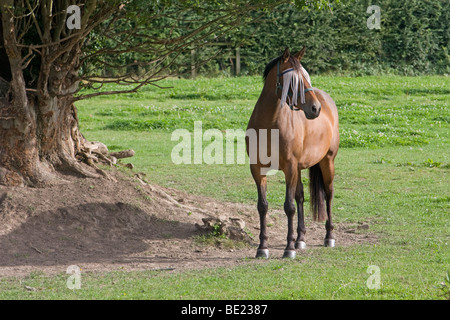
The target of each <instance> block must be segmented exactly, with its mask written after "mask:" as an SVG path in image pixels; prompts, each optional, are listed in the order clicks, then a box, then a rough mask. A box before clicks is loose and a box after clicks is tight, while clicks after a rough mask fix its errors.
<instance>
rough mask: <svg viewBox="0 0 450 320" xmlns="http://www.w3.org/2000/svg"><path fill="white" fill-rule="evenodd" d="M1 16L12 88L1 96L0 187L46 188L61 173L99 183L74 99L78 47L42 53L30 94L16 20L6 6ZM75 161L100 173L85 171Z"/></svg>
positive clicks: (3, 91) (59, 178)
mask: <svg viewBox="0 0 450 320" xmlns="http://www.w3.org/2000/svg"><path fill="white" fill-rule="evenodd" d="M10 2H12V1H10ZM1 10H2V11H1V17H2V18H1V27H2V34H1V36H0V38H2V39H0V40H3V41H2V42H3V44H4V46H3V47H4V52H2V60H6V61H4V62H5V63H4V64H3V65H2V69H9V70H8V72H5V73H4V74H7V75H8V76H9V77H10V79H4V80H2V81H1V82H2V83H3V84H4V83H8V82H9V88H6V90H2V91H0V92H2V93H3V96H0V184H5V185H15V186H23V185H28V186H39V185H45V184H48V183H54V182H56V181H60V180H62V179H63V178H62V176H61V175H59V174H58V172H62V173H68V172H71V173H74V172H75V173H78V174H82V175H83V176H92V177H98V176H99V174H98V173H99V169H98V168H96V166H95V164H93V163H92V159H88V158H89V157H87V154H86V152H85V150H84V146H85V143H86V141H85V139H84V138H83V136H82V135H81V133H80V131H79V129H78V119H77V112H76V108H75V106H74V104H73V94H71V93H73V92H75V91H76V88H77V86H78V82H77V80H76V74H77V71H78V70H77V59H78V56H79V48H78V47H77V45H75V46H73V50H70V51H68V52H67V53H66V54H64V55H60V56H58V55H54V53H55V51H53V52H52V51H51V50H50V49H48V48H43V49H42V51H41V69H40V73H39V79H38V82H37V89H31V90H29V89H27V88H26V81H25V79H24V74H23V70H24V69H25V68H26V65H27V64H26V59H24V58H23V57H22V52H21V50H20V49H19V46H18V45H17V43H16V30H15V25H14V18H13V16H12V14H11V13H10V11H9V10H8V9H7V6H2V7H1ZM52 54H53V55H52ZM5 56H6V57H5ZM54 57H56V58H54ZM8 67H9V68H8ZM9 71H10V72H9ZM2 74H3V73H2ZM77 156H78V157H79V158H81V159H83V160H86V162H88V163H90V164H91V166H93V167H95V169H96V170H94V172H93V171H92V170H89V169H88V168H87V166H83V165H82V164H81V163H80V161H78V159H77Z"/></svg>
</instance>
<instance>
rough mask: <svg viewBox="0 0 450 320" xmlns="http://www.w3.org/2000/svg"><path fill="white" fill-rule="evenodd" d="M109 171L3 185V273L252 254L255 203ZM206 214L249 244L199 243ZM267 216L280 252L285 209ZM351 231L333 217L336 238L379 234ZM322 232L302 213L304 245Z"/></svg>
mask: <svg viewBox="0 0 450 320" xmlns="http://www.w3.org/2000/svg"><path fill="white" fill-rule="evenodd" d="M111 174H112V175H113V176H114V177H115V178H116V179H117V182H113V181H110V180H106V179H79V178H75V177H71V178H70V177H68V178H67V179H68V182H67V183H64V184H58V185H54V186H51V187H46V188H19V187H17V188H15V187H4V186H0V276H21V275H26V274H28V273H30V272H33V271H43V272H45V273H59V272H65V271H66V269H67V267H68V266H70V265H77V266H79V267H80V268H82V270H83V271H109V270H117V269H120V270H141V269H175V270H184V269H189V268H202V267H217V266H227V265H236V264H239V263H244V262H243V260H244V258H253V257H254V254H255V252H256V246H257V241H258V238H257V236H258V234H259V219H258V213H257V211H256V203H255V205H254V206H249V205H243V204H235V203H224V202H219V201H217V200H214V199H210V198H206V197H200V196H194V195H189V194H187V193H184V192H180V191H178V190H173V189H167V188H162V187H159V186H155V185H151V184H148V183H146V182H145V181H144V180H143V179H142V176H139V175H135V176H126V175H124V174H123V173H120V172H113V173H111ZM255 197H256V192H255ZM230 218H231V219H230ZM208 221H209V222H211V221H228V222H230V221H231V222H236V221H237V222H238V223H237V226H238V227H236V228H238V229H239V228H241V229H242V230H241V231H242V232H241V234H239V232H238V234H237V238H238V239H240V238H239V237H240V236H245V237H242V239H243V240H245V241H247V243H248V245H244V246H242V245H240V246H231V247H230V246H224V245H220V241H219V242H218V243H219V245H205V244H203V243H201V242H200V241H199V240H198V239H199V237H198V236H200V235H202V234H204V233H205V230H206V229H207V228H206V227H205V225H206V224H208ZM231 222H230V224H229V226H232V223H231ZM269 223H270V224H271V227H270V228H269V231H270V233H269V237H270V238H269V241H270V245H271V256H272V257H281V256H282V252H283V248H284V246H285V238H286V219H285V217H284V212H283V211H281V210H273V209H272V210H270V211H269ZM363 227H364V228H365V226H363ZM236 228H235V231H236ZM228 229H229V230H231V231H232V229H233V228H232V227H229V228H228ZM206 231H207V230H206ZM238 231H239V230H238ZM243 231H245V232H243ZM354 231H355V226H353V227H352V226H344V225H336V237H337V245H340V246H347V245H352V244H356V243H365V242H366V243H367V242H374V241H376V237H375V236H374V235H371V234H370V233H367V232H365V233H362V234H360V233H358V232H354ZM227 235H228V236H236V232H234V233H233V232H231V233H230V232H229V233H227ZM324 235H325V229H324V226H323V224H316V223H313V222H312V221H307V243H308V248H310V249H309V250H314V247H319V246H321V245H322V241H323V237H324ZM306 251H308V250H306Z"/></svg>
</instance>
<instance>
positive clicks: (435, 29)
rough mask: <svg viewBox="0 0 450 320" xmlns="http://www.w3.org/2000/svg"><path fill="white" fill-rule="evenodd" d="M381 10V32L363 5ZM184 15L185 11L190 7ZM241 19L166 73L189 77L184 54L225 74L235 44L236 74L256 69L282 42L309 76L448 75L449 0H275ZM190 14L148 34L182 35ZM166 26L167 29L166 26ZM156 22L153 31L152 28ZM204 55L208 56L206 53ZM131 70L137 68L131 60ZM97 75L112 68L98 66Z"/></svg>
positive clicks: (206, 71) (206, 70)
mask: <svg viewBox="0 0 450 320" xmlns="http://www.w3.org/2000/svg"><path fill="white" fill-rule="evenodd" d="M372 4H376V5H378V6H379V7H380V8H381V29H379V30H377V29H372V30H370V29H369V28H368V27H367V19H368V18H369V16H370V15H371V14H369V13H367V12H366V10H367V7H368V6H369V5H372ZM189 14H192V12H190V13H189ZM252 15H253V19H252V20H249V23H246V24H240V25H239V26H237V27H236V29H235V30H230V32H229V33H228V34H223V33H221V34H220V36H218V37H217V38H215V39H214V40H211V39H209V41H208V42H206V41H205V45H204V46H201V47H200V48H198V47H197V50H196V51H195V57H193V51H191V50H189V49H186V50H182V51H181V52H179V56H178V57H177V59H176V61H177V63H176V65H173V66H171V67H169V70H172V72H174V73H176V74H179V75H185V76H189V75H190V65H191V63H192V59H193V58H195V60H196V61H197V62H198V61H200V63H199V67H198V70H197V74H201V75H210V76H216V75H221V74H225V75H230V74H233V71H232V70H233V67H234V64H235V48H236V47H238V46H239V47H240V53H241V74H244V75H245V74H249V75H253V74H261V72H262V71H263V69H264V66H265V64H266V63H267V62H268V61H269V60H270V59H272V58H274V57H275V56H276V55H278V54H279V53H280V51H281V50H282V49H283V48H284V47H285V46H289V47H291V48H294V49H300V48H301V47H302V46H303V45H305V46H306V47H307V54H306V55H305V58H304V61H303V64H304V65H305V67H307V69H308V70H309V71H310V72H312V73H322V74H323V73H336V72H337V73H343V74H350V75H371V74H385V73H393V74H404V75H419V74H448V73H449V71H450V56H449V51H448V50H449V37H450V35H449V30H450V24H449V21H450V1H449V0H438V1H433V0H407V1H398V0H377V1H376V2H374V1H370V0H362V1H341V2H340V3H338V4H335V3H333V9H332V13H330V11H329V10H307V11H301V10H298V9H297V8H296V7H295V6H292V5H282V6H279V7H278V8H277V9H276V10H270V11H269V10H267V11H265V12H264V11H263V12H254V13H252ZM189 19H191V20H192V22H191V24H192V27H197V26H195V25H196V17H195V16H194V15H192V16H191V17H190V16H186V17H183V19H180V20H179V21H183V25H181V24H180V25H179V26H176V23H177V20H173V19H172V20H171V21H168V20H165V21H164V20H161V21H158V22H157V23H156V24H155V29H153V30H149V32H158V33H159V36H161V35H164V33H171V35H172V36H173V33H174V32H176V33H179V34H180V35H182V34H183V33H187V32H188V30H189V26H186V21H188V20H189ZM169 24H170V26H171V27H169ZM158 26H160V27H161V28H157V27H158ZM211 57H212V58H211ZM111 59H122V60H123V64H124V65H127V64H128V65H130V64H131V65H132V62H133V61H139V60H140V57H139V53H136V52H134V53H126V54H124V55H122V56H120V57H117V56H116V57H111ZM133 67H134V68H135V72H136V73H139V72H141V71H142V70H139V68H138V66H136V65H134V66H133ZM103 68H104V72H106V73H108V72H109V73H111V74H114V72H117V70H113V69H108V66H104V67H103Z"/></svg>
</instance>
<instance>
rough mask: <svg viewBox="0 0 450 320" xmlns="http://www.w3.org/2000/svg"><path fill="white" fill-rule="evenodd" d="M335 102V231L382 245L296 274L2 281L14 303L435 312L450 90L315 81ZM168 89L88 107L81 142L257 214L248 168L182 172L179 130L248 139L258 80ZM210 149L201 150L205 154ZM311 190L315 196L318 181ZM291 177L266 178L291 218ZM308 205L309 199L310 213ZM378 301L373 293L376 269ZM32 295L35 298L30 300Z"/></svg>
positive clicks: (341, 253) (446, 199) (335, 255)
mask: <svg viewBox="0 0 450 320" xmlns="http://www.w3.org/2000/svg"><path fill="white" fill-rule="evenodd" d="M312 80H313V83H314V86H316V87H319V88H321V89H323V90H325V91H327V92H328V93H329V94H330V95H331V96H332V97H333V99H334V100H335V102H336V104H337V106H338V109H339V116H340V133H341V149H340V151H339V154H338V157H337V158H336V180H335V188H336V191H335V200H334V217H335V218H334V220H335V222H337V223H344V222H345V223H357V222H367V223H368V224H369V225H370V229H369V230H368V231H363V232H372V233H376V234H377V235H378V238H379V241H378V242H377V243H376V244H375V245H368V244H366V245H355V246H351V247H345V248H344V247H336V248H334V249H332V250H329V248H317V249H313V250H308V251H307V252H306V253H302V254H298V257H297V259H295V260H294V261H285V260H280V259H275V258H273V259H270V260H269V261H266V262H263V263H261V262H258V263H255V262H254V260H253V259H248V261H247V264H246V265H244V266H239V267H235V268H231V269H227V268H217V269H207V270H202V271H201V272H198V271H189V272H172V271H171V272H167V271H145V272H144V271H143V272H125V271H123V272H110V273H83V272H82V289H81V290H69V289H67V288H66V280H67V277H68V275H66V274H61V275H58V276H46V275H44V274H40V273H34V274H30V275H29V276H27V277H25V278H21V279H18V278H3V279H0V298H3V299H17V298H19V299H438V298H442V297H443V296H442V290H440V289H439V283H442V282H443V281H444V279H445V278H446V275H447V272H448V271H450V248H449V243H450V210H449V208H450V205H449V204H450V187H449V182H448V181H449V168H450V165H449V164H450V161H449V152H448V151H449V145H450V143H449V142H450V139H449V119H450V108H449V104H450V89H449V88H450V80H449V78H448V77H438V76H428V77H417V78H416V77H396V76H389V77H359V78H345V77H323V76H322V77H313V79H312ZM161 84H162V85H164V86H172V87H173V88H170V89H158V88H156V87H150V86H149V87H146V88H144V90H142V91H141V92H139V93H138V94H133V95H122V96H119V95H118V96H106V97H98V98H94V99H91V100H88V101H80V102H78V103H77V107H78V108H79V118H80V122H81V127H82V131H83V133H84V135H85V136H86V137H87V138H88V139H90V140H94V141H102V142H104V143H106V144H107V145H108V146H109V148H110V149H111V150H114V151H116V150H122V149H127V148H133V149H134V150H135V151H136V155H135V157H133V158H131V159H130V160H129V161H131V162H133V164H134V165H135V167H136V168H135V170H136V171H141V172H145V173H146V174H147V178H148V179H149V180H150V181H151V182H152V183H156V184H160V185H163V186H166V187H172V188H177V189H180V190H185V191H188V192H190V193H193V194H202V195H206V196H210V197H214V198H217V199H220V200H225V201H232V202H243V203H249V204H254V205H255V215H256V214H257V212H256V189H255V186H254V182H253V180H252V178H251V175H250V172H249V168H248V165H247V164H226V165H223V164H222V165H220V164H211V165H207V164H201V165H195V164H190V165H187V164H184V165H175V164H173V163H172V160H171V151H172V148H173V147H174V146H175V145H176V144H177V143H178V142H177V141H171V135H172V132H173V131H174V130H175V129H179V128H184V129H187V130H189V131H190V132H192V131H193V128H194V122H195V121H202V125H203V130H204V131H205V130H207V129H213V128H216V129H219V130H221V132H222V133H223V134H225V133H224V130H226V129H243V130H245V127H246V125H247V121H248V118H249V116H250V114H251V111H252V108H253V106H254V104H255V101H256V99H257V98H258V96H259V93H260V91H261V88H262V85H263V83H262V80H261V78H260V77H241V78H218V79H207V78H199V79H197V80H178V79H171V80H165V81H163V83H161ZM206 145H208V143H204V145H203V147H205V146H206ZM303 180H304V182H305V183H307V175H304V177H303ZM284 191H285V186H284V177H283V175H282V174H276V175H275V176H271V177H270V178H269V185H268V201H269V210H270V208H279V209H281V208H282V205H283V202H284ZM306 200H308V197H307V199H306ZM369 265H376V266H378V267H379V268H380V277H381V287H380V289H379V290H375V289H368V287H367V286H366V281H367V279H368V278H369V276H370V275H369V274H368V273H367V268H368V266H369ZM24 286H28V287H31V288H35V289H36V290H35V291H27V290H25V289H24Z"/></svg>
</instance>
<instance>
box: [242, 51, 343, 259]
mask: <svg viewBox="0 0 450 320" xmlns="http://www.w3.org/2000/svg"><path fill="white" fill-rule="evenodd" d="M305 50H306V48H305V47H303V49H301V50H300V51H298V52H297V53H295V54H291V53H290V51H289V48H286V49H285V50H284V52H283V54H282V55H281V56H279V57H277V58H275V59H273V60H272V61H270V62H269V63H268V64H267V65H266V68H265V70H264V75H263V79H264V87H263V89H262V92H261V94H260V96H259V98H258V100H257V102H256V104H255V107H254V109H253V112H252V114H251V116H250V119H249V122H248V126H247V132H249V130H251V131H253V132H256V135H257V136H258V138H257V139H253V140H251V139H250V138H249V135H246V139H245V141H246V148H247V154H248V155H249V158H250V171H251V174H252V177H253V179H254V181H255V183H256V187H257V191H258V202H257V209H258V213H259V218H260V234H259V240H260V243H259V246H258V249H257V253H256V258H268V257H269V249H268V236H267V226H266V215H267V211H268V202H267V198H266V191H267V175H268V174H269V172H268V167H270V169H278V170H281V171H283V173H284V175H285V180H286V196H285V202H284V211H285V213H286V216H287V222H288V230H287V245H286V248H285V250H284V253H283V257H284V258H295V257H296V249H306V242H305V234H306V229H305V221H304V211H303V202H304V192H303V183H302V181H301V170H303V169H308V168H309V189H310V204H311V211H312V213H313V219H314V221H318V222H323V221H324V220H325V221H326V222H325V229H326V235H325V240H324V246H326V247H334V246H335V238H334V236H333V229H334V227H333V224H332V213H331V212H332V210H331V206H332V200H333V195H334V187H333V180H334V174H335V169H334V159H335V157H336V155H337V152H338V148H339V124H338V112H337V108H336V104H335V103H334V101H333V99H332V98H331V97H330V96H329V95H328V94H327V93H325V92H324V91H322V90H320V89H317V88H313V87H312V86H311V80H310V78H309V75H308V73H307V72H306V70H305V69H304V68H303V66H302V65H301V63H300V61H301V59H302V57H303V55H304V53H305ZM298 98H300V99H298ZM299 100H300V101H299ZM271 132H276V133H277V135H278V139H270V137H273V135H272V134H269V133H271ZM272 140H275V141H272ZM264 141H265V143H267V145H263V144H264V143H263V142H264ZM252 148H253V150H256V152H253V153H252V152H251V150H252ZM269 150H270V151H269ZM263 151H266V152H267V153H268V154H270V157H271V159H272V161H270V163H267V161H262V152H263ZM255 154H256V155H255ZM264 156H265V155H264ZM275 160H276V161H275ZM274 163H276V164H277V165H276V167H274V166H273V165H274ZM294 200H295V202H296V204H297V212H298V225H297V238H296V239H295V238H294V216H295V209H296V208H295V204H294ZM325 203H326V208H325Z"/></svg>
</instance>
